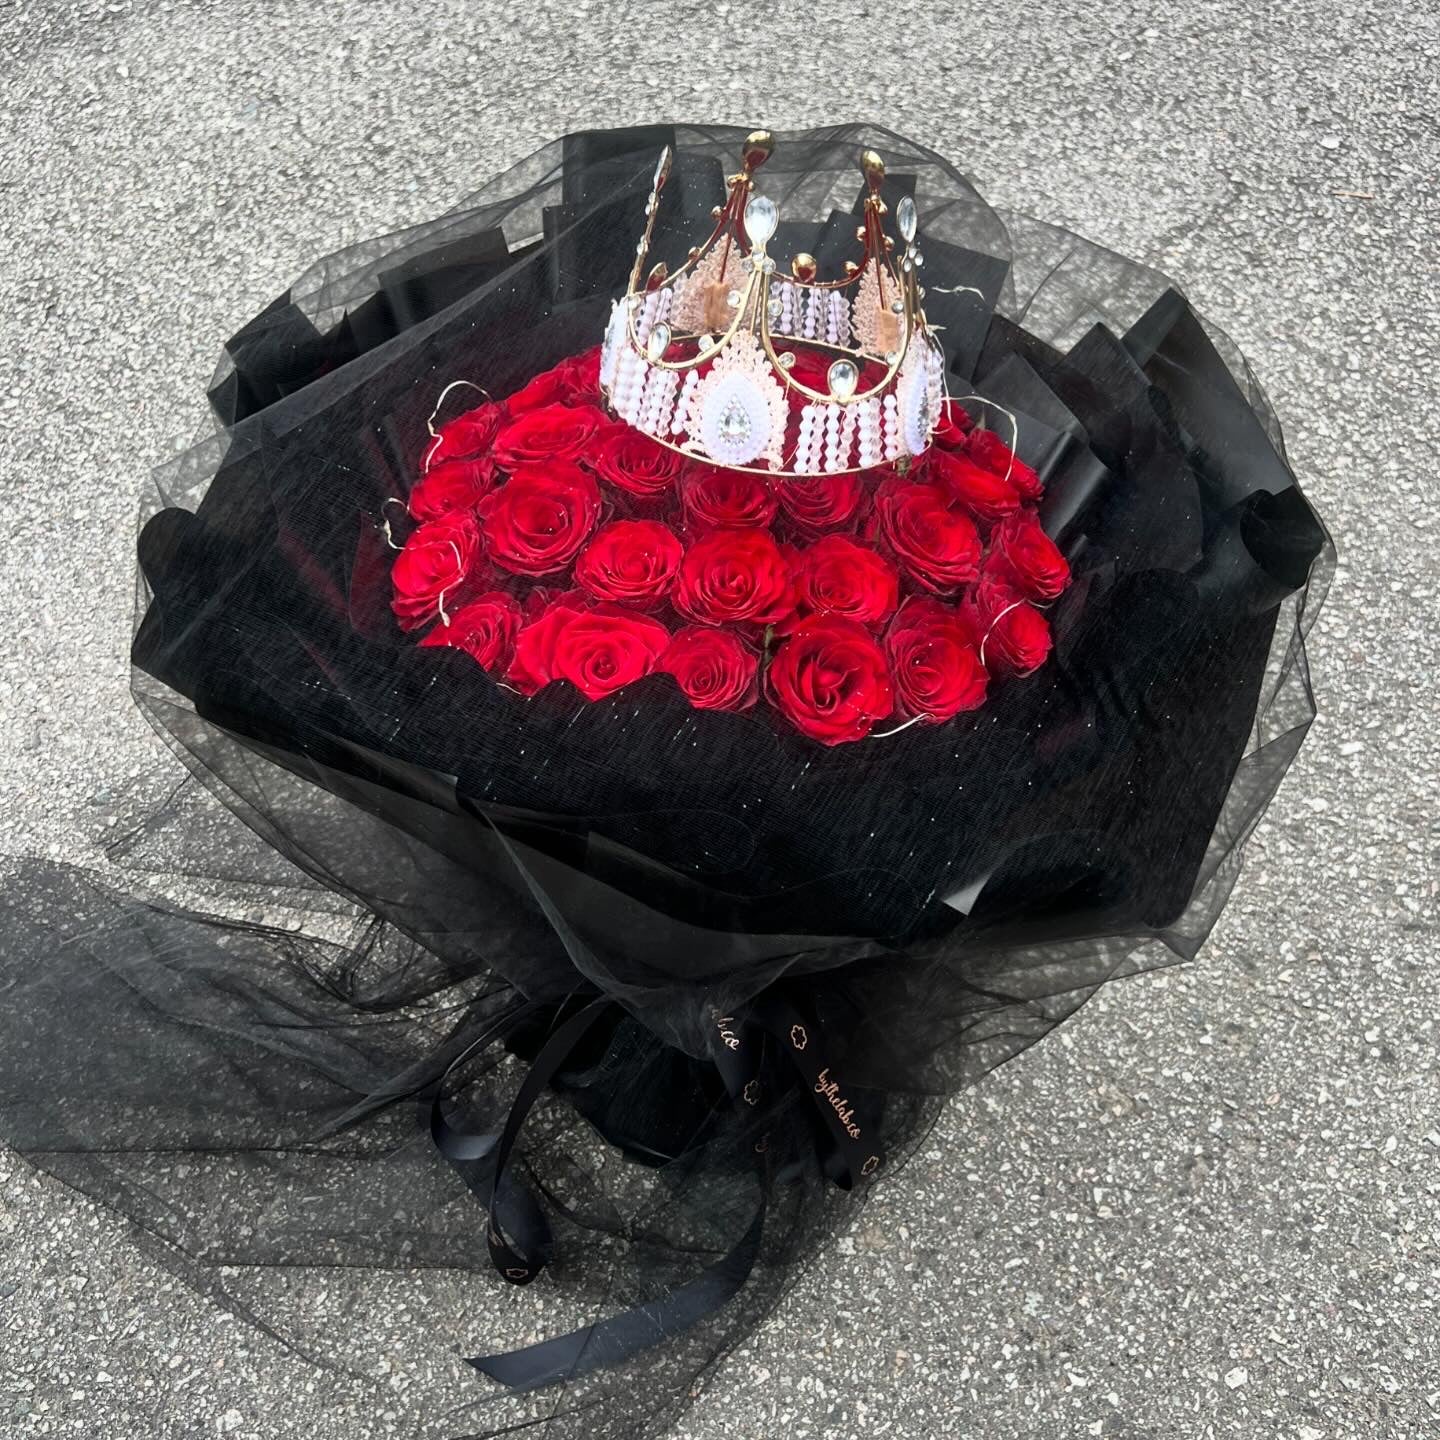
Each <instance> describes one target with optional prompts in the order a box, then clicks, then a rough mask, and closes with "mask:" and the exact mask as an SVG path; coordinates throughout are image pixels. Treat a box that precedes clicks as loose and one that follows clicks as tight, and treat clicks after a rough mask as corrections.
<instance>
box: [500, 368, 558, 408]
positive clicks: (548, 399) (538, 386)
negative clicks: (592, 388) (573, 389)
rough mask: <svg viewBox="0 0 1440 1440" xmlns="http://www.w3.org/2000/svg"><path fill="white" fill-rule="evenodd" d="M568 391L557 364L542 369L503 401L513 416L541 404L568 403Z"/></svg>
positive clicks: (538, 406)
mask: <svg viewBox="0 0 1440 1440" xmlns="http://www.w3.org/2000/svg"><path fill="white" fill-rule="evenodd" d="M569 403H570V396H569V392H568V390H567V389H566V386H565V377H564V376H563V375H561V374H560V368H559V366H556V368H555V369H553V370H542V371H541V372H540V373H539V374H538V375H536V376H535V377H534V378H533V379H532V380H530V381H529V383H528V384H526V385H523V386H522V387H521V388H520V389H519V390H517V391H516V392H515V393H514V394H513V395H511V396H510V397H509V398H508V399H507V400H506V401H505V408H506V409H507V410H508V411H509V412H510V413H511V415H513V416H517V417H518V416H521V415H528V414H529V413H530V412H531V411H532V410H538V409H540V407H541V406H542V405H568V404H569Z"/></svg>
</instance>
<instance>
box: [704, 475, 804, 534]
mask: <svg viewBox="0 0 1440 1440" xmlns="http://www.w3.org/2000/svg"><path fill="white" fill-rule="evenodd" d="M680 498H681V500H682V501H683V502H684V505H685V515H686V518H687V519H688V520H689V521H690V523H691V524H692V525H693V526H695V528H696V529H698V530H742V529H748V528H755V529H764V527H765V526H767V525H768V524H769V523H770V522H771V521H772V520H773V519H774V518H775V511H776V508H777V506H778V504H779V502H778V501H777V500H776V498H775V491H774V489H773V487H772V486H771V484H770V482H769V481H768V480H766V479H765V477H764V476H763V475H751V474H750V473H749V472H748V471H745V470H725V469H721V468H720V467H718V466H715V465H687V466H686V467H685V472H684V474H683V475H681V477H680Z"/></svg>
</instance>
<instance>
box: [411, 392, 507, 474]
mask: <svg viewBox="0 0 1440 1440" xmlns="http://www.w3.org/2000/svg"><path fill="white" fill-rule="evenodd" d="M504 421H505V407H504V406H503V405H494V404H489V403H487V404H484V405H477V406H476V407H475V409H473V410H467V411H466V412H465V413H464V414H463V415H458V416H456V418H455V419H454V420H452V421H450V423H449V424H448V425H442V426H441V427H440V433H439V434H438V435H437V436H436V437H435V439H434V440H433V441H431V443H430V447H429V449H428V450H426V452H425V463H426V465H428V466H429V467H430V469H432V470H433V469H434V468H435V466H436V465H438V464H439V463H440V461H442V460H474V459H476V458H477V457H479V456H482V455H488V454H489V453H490V447H491V446H492V445H493V444H494V443H495V436H496V435H497V434H498V433H499V430H500V426H501V425H502V424H503V423H504Z"/></svg>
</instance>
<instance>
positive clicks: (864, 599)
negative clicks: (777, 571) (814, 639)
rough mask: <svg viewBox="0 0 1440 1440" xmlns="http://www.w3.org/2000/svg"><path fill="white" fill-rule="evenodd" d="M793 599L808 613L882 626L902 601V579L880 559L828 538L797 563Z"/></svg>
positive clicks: (836, 538)
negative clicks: (841, 616) (840, 617)
mask: <svg viewBox="0 0 1440 1440" xmlns="http://www.w3.org/2000/svg"><path fill="white" fill-rule="evenodd" d="M794 574H795V598H796V599H797V600H798V601H799V603H800V605H801V606H803V607H804V608H805V609H806V610H810V611H813V612H816V613H821V614H829V615H843V616H845V617H846V618H847V619H849V620H858V621H859V622H860V623H861V624H862V625H881V624H883V623H884V622H885V621H886V620H888V619H889V618H890V616H891V615H893V614H894V613H895V607H896V605H898V604H899V603H900V577H899V575H897V574H896V572H895V567H894V566H893V565H891V564H890V562H889V561H888V560H886V559H885V557H884V556H883V555H877V554H876V553H875V551H874V550H870V549H867V548H866V547H865V546H863V545H857V544H856V543H855V542H854V541H853V540H847V539H846V538H845V537H844V536H843V535H827V536H825V537H824V538H823V539H821V540H817V541H816V542H815V543H814V544H813V545H812V546H811V547H810V548H809V549H808V550H806V551H804V552H802V554H801V555H800V557H799V559H798V560H797V561H796V564H795V571H794Z"/></svg>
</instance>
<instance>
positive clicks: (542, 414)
mask: <svg viewBox="0 0 1440 1440" xmlns="http://www.w3.org/2000/svg"><path fill="white" fill-rule="evenodd" d="M607 423H608V422H607V421H606V419H605V415H604V413H603V412H602V411H600V410H598V409H597V408H596V407H595V406H593V405H557V404H550V405H541V406H540V407H539V408H538V409H535V410H528V411H526V412H525V414H523V415H521V416H519V417H518V418H517V419H515V420H512V421H511V422H510V423H509V424H508V425H506V426H505V428H504V429H503V430H501V431H500V433H499V434H498V435H497V436H496V437H495V450H494V454H495V463H496V464H497V465H499V466H500V467H501V468H502V469H505V470H517V469H520V468H522V467H524V466H527V465H535V464H538V463H540V462H542V461H549V460H575V459H577V458H578V457H579V456H580V455H581V454H582V453H584V452H585V451H586V450H587V449H589V447H590V442H591V441H592V440H593V439H594V438H595V435H596V432H597V431H599V430H600V429H601V427H602V426H604V425H606V424H607Z"/></svg>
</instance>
